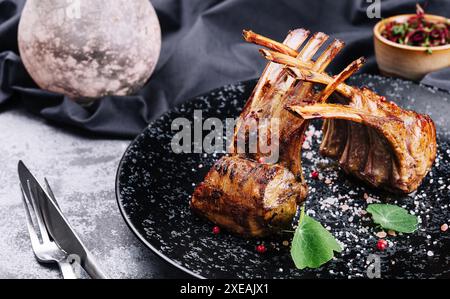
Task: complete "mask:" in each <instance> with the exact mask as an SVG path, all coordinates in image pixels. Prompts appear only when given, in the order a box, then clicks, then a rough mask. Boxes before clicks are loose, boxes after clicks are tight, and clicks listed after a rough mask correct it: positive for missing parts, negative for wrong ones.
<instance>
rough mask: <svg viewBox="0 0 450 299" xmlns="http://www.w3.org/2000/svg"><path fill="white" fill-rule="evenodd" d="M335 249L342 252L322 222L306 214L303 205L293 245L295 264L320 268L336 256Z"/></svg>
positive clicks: (298, 266)
mask: <svg viewBox="0 0 450 299" xmlns="http://www.w3.org/2000/svg"><path fill="white" fill-rule="evenodd" d="M334 251H336V252H341V251H342V248H341V246H340V245H339V244H338V242H337V241H336V239H335V238H334V237H333V235H332V234H330V232H329V231H327V230H326V229H325V228H324V227H323V226H322V224H320V223H319V222H317V221H316V220H314V219H313V218H311V217H309V216H308V215H306V214H305V208H304V207H303V209H302V213H301V216H300V221H299V225H298V227H297V229H296V230H295V234H294V239H293V240H292V247H291V256H292V259H293V260H294V263H295V266H296V267H297V268H298V269H305V268H313V269H315V268H319V267H320V266H322V265H323V264H325V263H327V262H328V261H330V260H331V259H332V258H333V257H334Z"/></svg>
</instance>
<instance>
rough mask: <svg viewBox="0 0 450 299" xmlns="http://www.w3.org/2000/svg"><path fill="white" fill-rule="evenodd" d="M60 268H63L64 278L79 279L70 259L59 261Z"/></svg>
mask: <svg viewBox="0 0 450 299" xmlns="http://www.w3.org/2000/svg"><path fill="white" fill-rule="evenodd" d="M58 266H59V269H60V270H61V273H62V276H63V278H64V279H78V278H79V277H77V275H76V274H75V271H74V269H73V267H72V265H71V264H70V263H69V262H68V261H65V260H63V261H59V262H58Z"/></svg>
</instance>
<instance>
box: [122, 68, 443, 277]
mask: <svg viewBox="0 0 450 299" xmlns="http://www.w3.org/2000/svg"><path fill="white" fill-rule="evenodd" d="M351 81H352V82H350V83H351V84H353V85H357V86H363V85H367V86H369V87H370V88H373V89H374V90H376V91H377V92H379V93H380V94H382V95H385V96H387V97H388V98H389V99H390V100H393V101H395V102H397V103H398V104H400V105H401V106H403V107H405V108H410V109H414V110H416V111H418V112H421V113H427V114H429V115H431V116H432V118H433V119H434V121H435V123H436V126H437V128H438V143H439V154H438V159H437V162H436V164H435V166H434V168H433V170H432V173H430V175H429V176H428V177H427V178H426V179H425V181H424V183H423V185H422V186H421V187H420V189H419V190H418V191H417V192H416V193H415V194H412V195H410V196H407V197H402V198H400V197H394V196H392V195H389V194H383V193H380V192H379V191H377V190H373V189H370V188H367V187H366V186H364V185H362V184H361V183H360V182H358V181H355V180H353V179H352V178H350V177H348V176H346V175H345V174H344V173H342V172H341V171H340V170H339V168H338V167H337V166H336V164H335V163H334V162H332V161H329V160H327V159H322V158H321V157H320V156H319V155H318V154H317V152H318V151H317V148H318V145H319V142H320V140H321V132H320V130H319V128H320V122H315V123H313V125H312V126H311V127H310V130H309V131H308V135H309V137H308V138H307V143H306V146H305V147H306V149H304V151H303V162H304V170H305V173H306V177H307V179H308V185H309V186H310V191H311V194H310V196H309V198H308V201H307V208H308V213H309V214H311V215H312V216H313V217H315V218H316V219H318V220H319V221H320V222H321V223H322V224H323V225H324V226H326V227H327V228H328V229H329V230H330V231H331V232H332V233H333V234H334V235H335V236H336V238H337V239H338V240H339V241H340V242H341V243H342V244H343V246H344V251H343V252H342V253H341V254H337V256H336V258H335V259H334V260H333V261H331V262H330V263H328V264H326V265H324V266H323V267H321V268H320V269H316V270H302V271H300V270H297V269H296V268H295V267H294V265H293V263H292V261H291V258H290V254H289V248H288V247H285V246H283V241H284V240H290V239H291V238H292V235H290V234H289V233H286V234H284V235H281V236H279V237H276V238H274V239H271V240H245V239H242V238H240V237H237V236H233V235H231V234H228V233H226V232H222V233H221V234H219V235H214V234H212V232H211V231H212V227H213V226H212V224H211V223H209V222H208V221H205V220H203V219H200V218H198V217H197V216H195V215H193V214H192V213H191V211H190V209H189V204H188V203H189V199H190V195H191V194H192V192H193V190H194V186H195V184H198V183H199V182H201V181H202V180H203V178H204V176H205V174H206V172H207V171H208V169H209V168H210V167H211V165H212V164H213V163H214V161H215V160H216V159H218V158H219V156H220V154H217V155H206V154H180V155H177V154H174V153H173V152H172V151H171V147H170V142H171V139H172V136H173V134H174V133H175V132H172V131H171V122H172V120H174V119H176V118H178V117H186V118H188V119H190V120H193V110H194V109H201V110H202V111H203V117H204V118H206V117H218V118H220V119H225V118H227V117H237V116H238V115H239V113H240V111H241V107H243V105H244V104H245V102H246V100H247V98H248V97H249V94H250V92H251V91H252V89H253V87H254V85H255V81H249V82H244V83H239V84H235V85H230V86H225V87H223V88H220V89H217V90H215V91H212V92H210V93H208V94H207V95H204V96H201V97H198V98H196V99H193V100H192V101H188V102H187V103H185V104H184V105H182V106H180V107H178V108H176V109H175V110H173V111H172V112H169V113H167V114H165V115H164V116H162V117H161V118H160V119H159V120H157V121H155V122H154V123H152V124H151V125H150V126H149V127H148V128H147V129H146V130H145V131H144V132H143V133H142V134H141V135H140V136H139V137H138V138H137V139H136V140H135V141H134V142H133V143H132V144H131V145H130V147H129V148H128V150H127V151H126V153H125V155H124V157H123V159H122V161H121V163H120V166H119V169H118V174H117V181H116V190H117V191H116V192H117V199H118V203H119V206H120V210H121V212H122V214H123V216H124V218H125V220H126V222H127V223H128V225H129V226H130V227H131V229H132V230H133V232H134V233H136V235H137V236H138V237H139V239H141V240H142V241H143V242H144V243H145V244H146V245H147V246H148V247H149V248H151V249H152V250H153V251H155V252H156V253H157V254H158V255H160V256H161V257H163V258H164V259H166V260H167V261H169V262H171V263H172V264H174V265H176V266H177V267H179V268H181V269H183V270H184V271H186V272H188V273H190V274H192V275H194V276H197V277H206V278H310V277H318V278H330V277H335V278H358V277H367V270H366V268H367V263H366V262H367V258H368V256H369V255H370V254H376V255H378V256H379V257H380V259H381V275H382V277H383V278H395V277H397V278H431V277H449V276H450V255H449V253H450V231H447V232H445V233H444V232H441V231H440V226H441V225H442V224H444V223H449V224H450V212H449V211H450V210H449V209H450V207H449V204H450V196H449V194H448V193H449V191H450V187H449V186H450V176H449V175H448V171H449V169H450V162H449V161H450V158H449V156H450V147H449V141H450V140H449V135H448V132H449V127H450V126H449V122H448V118H449V114H450V101H449V99H450V95H449V94H448V93H444V92H441V91H438V90H436V89H430V88H427V87H424V86H419V85H416V84H413V83H411V82H406V81H401V80H396V79H388V78H384V77H378V76H370V75H360V76H356V77H354V78H353V79H352V80H351ZM308 145H310V147H309V148H308ZM313 169H318V170H319V171H320V173H321V175H322V176H323V179H322V180H312V179H311V178H310V175H309V174H310V173H311V171H312V170H313ZM378 200H381V201H384V202H386V201H387V202H390V203H396V204H398V205H401V206H404V207H405V208H407V209H408V210H409V211H411V212H413V213H415V214H416V215H418V216H419V217H420V219H421V222H422V223H421V226H420V230H419V231H417V232H416V233H414V234H411V235H399V236H396V237H388V240H389V244H390V246H389V249H388V250H386V251H384V252H380V251H378V250H377V249H376V242H377V240H378V238H377V237H376V236H375V234H376V233H377V232H379V231H380V229H379V228H377V227H375V226H374V225H373V224H372V222H371V221H370V219H369V218H368V216H367V215H365V214H364V209H365V208H366V207H367V204H368V203H370V202H376V201H378ZM260 243H264V244H265V245H266V247H267V248H268V249H269V250H268V252H267V253H265V254H258V253H257V252H256V250H255V246H257V245H258V244H260Z"/></svg>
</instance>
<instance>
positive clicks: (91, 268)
mask: <svg viewBox="0 0 450 299" xmlns="http://www.w3.org/2000/svg"><path fill="white" fill-rule="evenodd" d="M84 270H85V271H86V272H87V274H89V276H91V278H92V279H109V277H108V276H107V275H106V274H105V272H103V271H102V269H100V267H99V266H98V265H97V262H96V261H95V259H94V257H93V256H92V255H91V254H90V253H88V254H87V256H86V261H85V262H84Z"/></svg>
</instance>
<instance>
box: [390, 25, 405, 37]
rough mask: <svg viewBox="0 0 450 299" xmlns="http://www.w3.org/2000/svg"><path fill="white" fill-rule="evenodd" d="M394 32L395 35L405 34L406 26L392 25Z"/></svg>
mask: <svg viewBox="0 0 450 299" xmlns="http://www.w3.org/2000/svg"><path fill="white" fill-rule="evenodd" d="M392 32H393V33H394V34H395V35H403V34H405V27H403V25H395V26H394V27H392Z"/></svg>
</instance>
